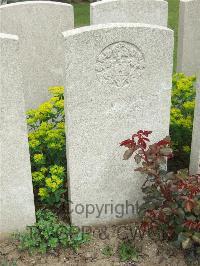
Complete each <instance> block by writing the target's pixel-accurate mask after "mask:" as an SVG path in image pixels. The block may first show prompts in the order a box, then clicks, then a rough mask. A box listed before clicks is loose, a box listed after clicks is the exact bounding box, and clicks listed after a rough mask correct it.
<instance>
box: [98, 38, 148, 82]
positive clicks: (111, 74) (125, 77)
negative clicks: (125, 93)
mask: <svg viewBox="0 0 200 266" xmlns="http://www.w3.org/2000/svg"><path fill="white" fill-rule="evenodd" d="M144 68H145V59H144V55H143V53H142V52H141V50H140V49H139V48H138V47H137V46H135V45H134V44H132V43H128V42H117V43H112V44H110V45H109V46H107V47H106V48H104V49H103V51H102V52H101V53H100V54H99V55H98V56H97V59H96V68H95V70H96V73H97V76H98V78H99V80H100V81H101V82H102V83H103V84H105V83H106V84H109V85H112V86H116V87H125V86H128V85H129V84H130V83H131V82H132V80H133V79H135V78H137V77H138V76H140V75H141V73H142V72H143V69H144Z"/></svg>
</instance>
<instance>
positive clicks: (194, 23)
mask: <svg viewBox="0 0 200 266" xmlns="http://www.w3.org/2000/svg"><path fill="white" fill-rule="evenodd" d="M177 71H178V72H183V73H185V74H187V75H194V74H196V75H197V76H198V77H199V78H200V1H199V0H181V1H180V10H179V38H178V58H177Z"/></svg>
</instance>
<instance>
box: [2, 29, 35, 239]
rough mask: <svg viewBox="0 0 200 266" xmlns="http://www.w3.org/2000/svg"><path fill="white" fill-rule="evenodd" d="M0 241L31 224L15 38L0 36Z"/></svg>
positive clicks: (31, 203) (32, 213)
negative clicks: (7, 234) (0, 238)
mask: <svg viewBox="0 0 200 266" xmlns="http://www.w3.org/2000/svg"><path fill="white" fill-rule="evenodd" d="M0 47H1V49H0V76H1V83H0V121H1V123H0V181H1V185H0V237H3V236H4V234H6V233H10V232H12V231H16V230H22V229H24V228H25V227H26V225H31V224H33V223H34V221H35V207H34V198H33V188H32V177H31V166H30V156H29V149H28V139H27V133H26V132H27V126H26V120H25V104H24V96H23V90H22V83H21V71H20V63H19V58H18V37H17V36H14V35H7V34H2V33H1V34H0Z"/></svg>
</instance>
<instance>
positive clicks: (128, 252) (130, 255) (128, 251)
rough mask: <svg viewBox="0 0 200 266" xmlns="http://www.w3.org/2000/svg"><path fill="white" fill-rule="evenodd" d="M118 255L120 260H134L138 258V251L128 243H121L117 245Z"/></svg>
mask: <svg viewBox="0 0 200 266" xmlns="http://www.w3.org/2000/svg"><path fill="white" fill-rule="evenodd" d="M119 256H120V260H121V261H134V262H137V261H138V259H139V253H138V251H137V250H136V249H135V247H133V246H132V245H131V244H130V243H125V242H123V243H121V244H120V246H119Z"/></svg>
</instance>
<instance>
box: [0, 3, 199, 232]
mask: <svg viewBox="0 0 200 266" xmlns="http://www.w3.org/2000/svg"><path fill="white" fill-rule="evenodd" d="M148 2H149V3H150V1H148ZM155 2H164V1H155ZM52 5H54V6H53V9H51V7H52ZM72 11H73V10H72V7H71V6H69V5H65V4H57V3H52V2H51V3H47V2H45V3H44V2H43V3H41V2H37V4H35V3H33V2H32V3H23V4H22V3H21V4H14V5H10V6H9V7H8V6H4V7H1V8H0V12H1V19H2V20H1V27H2V28H1V31H4V32H5V29H7V30H6V31H7V32H11V33H15V31H16V30H17V29H18V31H19V28H20V27H21V28H20V29H21V30H20V31H19V34H18V35H19V36H21V38H20V39H19V41H18V37H17V36H11V35H6V34H1V69H0V72H1V77H2V78H1V94H2V95H1V97H0V99H1V130H0V134H1V135H0V141H1V152H0V154H1V161H0V164H1V168H0V171H1V172H0V174H1V194H0V196H1V228H0V231H1V232H3V233H6V232H10V231H13V230H16V229H23V228H24V227H25V226H26V225H27V224H31V223H33V222H34V219H35V215H34V200H33V193H32V183H31V171H30V160H29V153H28V141H27V132H26V123H25V110H24V102H23V101H24V100H23V95H25V102H26V109H28V108H29V107H30V106H29V104H30V105H32V107H35V106H34V104H37V105H38V104H39V103H40V101H41V99H42V100H43V101H44V99H43V96H44V95H45V90H46V88H47V87H48V86H52V85H63V84H65V88H66V90H65V106H67V108H65V112H66V117H67V119H66V124H67V128H68V129H67V131H66V132H67V147H68V149H67V150H68V152H67V159H68V172H69V187H70V195H69V197H70V200H71V220H72V223H74V224H77V225H81V224H95V223H102V222H106V221H112V220H115V219H116V217H117V215H118V216H119V214H118V212H119V211H118V209H119V208H120V204H121V205H123V206H121V209H123V211H124V213H123V215H122V216H123V219H126V218H130V217H132V214H133V213H132V210H133V208H132V207H136V206H129V204H133V203H136V202H137V201H139V200H141V198H142V195H141V192H140V185H141V184H142V177H141V176H140V175H138V174H137V175H136V174H134V173H133V171H132V168H133V166H132V162H130V164H129V163H128V164H127V162H126V163H124V162H123V161H122V160H121V151H120V149H119V148H118V143H119V142H120V141H121V140H123V139H124V138H125V137H129V134H130V133H131V132H133V131H137V130H138V129H150V130H153V132H154V139H153V140H158V139H160V138H161V137H164V136H165V135H167V134H168V133H169V132H168V131H169V113H170V94H171V90H170V88H171V74H172V61H173V60H172V58H173V55H172V54H173V32H172V31H171V30H169V29H167V28H165V27H160V26H155V25H144V24H118V25H117V24H111V25H99V26H91V27H86V28H82V29H76V30H71V31H66V32H65V33H64V38H63V36H62V34H61V32H62V31H65V30H68V29H70V28H72V27H73V23H72V21H73V16H72V13H73V12H72ZM40 12H43V15H42V16H41V19H43V22H42V21H41V20H39V21H38V17H39V18H40V15H38V14H41V13H40ZM11 14H12V15H11ZM13 14H15V15H13ZM26 14H28V17H27V15H26ZM44 14H45V15H44ZM193 15H194V14H193ZM16 16H17V17H18V18H20V19H19V21H20V23H21V24H20V27H19V24H18V23H16V20H15V19H16ZM69 18H70V21H69ZM140 18H141V16H140ZM152 18H153V19H154V18H155V16H152ZM39 22H40V24H39ZM47 22H48V23H49V26H48V23H47ZM148 23H149V24H151V23H150V22H148ZM154 24H155V21H154ZM157 24H159V23H157ZM58 29H59V30H58ZM25 33H26V35H24V34H25ZM39 33H40V34H39ZM55 36H56V38H55ZM64 39H65V42H63V40H64ZM47 44H48V45H47ZM18 45H19V47H18ZM25 47H26V48H25ZM22 48H23V49H22ZM39 51H40V52H39ZM62 51H65V62H64V59H63V61H62V58H64V56H63V54H62V53H64V52H62ZM163 51H164V52H163ZM20 69H21V71H20ZM63 69H65V71H64V78H63V73H62V70H63ZM46 70H47V71H46ZM21 73H22V74H21ZM54 77H55V79H54ZM58 77H59V78H58ZM52 78H53V80H54V82H55V81H56V82H59V83H54V82H53V80H52ZM22 80H23V82H22ZM63 80H65V81H63ZM42 84H43V85H42ZM38 88H39V91H38ZM47 96H48V95H46V97H47ZM197 117H198V115H197ZM194 146H195V147H196V145H194ZM105 205H107V206H105ZM108 205H109V206H110V211H108V210H107V208H108ZM128 207H130V208H128ZM125 208H126V210H125ZM99 210H101V213H100V211H99Z"/></svg>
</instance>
